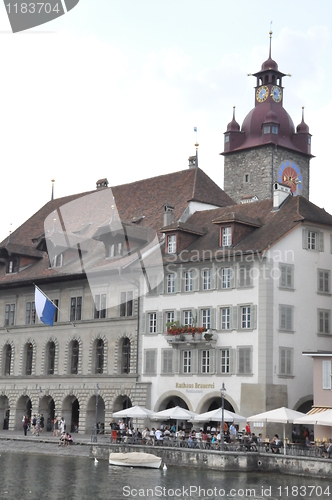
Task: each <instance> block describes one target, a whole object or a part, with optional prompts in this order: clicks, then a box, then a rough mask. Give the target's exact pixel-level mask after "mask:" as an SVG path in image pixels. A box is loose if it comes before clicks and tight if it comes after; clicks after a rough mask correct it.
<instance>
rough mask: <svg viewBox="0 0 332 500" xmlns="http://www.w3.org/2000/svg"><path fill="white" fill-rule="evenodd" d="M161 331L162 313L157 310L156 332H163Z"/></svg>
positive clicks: (162, 327) (162, 328) (162, 329)
mask: <svg viewBox="0 0 332 500" xmlns="http://www.w3.org/2000/svg"><path fill="white" fill-rule="evenodd" d="M163 332H164V325H163V313H162V312H160V311H158V312H157V333H163Z"/></svg>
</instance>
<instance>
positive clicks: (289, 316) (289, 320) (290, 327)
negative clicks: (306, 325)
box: [285, 306, 293, 331]
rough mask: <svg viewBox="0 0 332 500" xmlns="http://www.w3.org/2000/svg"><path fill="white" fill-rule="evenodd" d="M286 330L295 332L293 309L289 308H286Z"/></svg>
mask: <svg viewBox="0 0 332 500" xmlns="http://www.w3.org/2000/svg"><path fill="white" fill-rule="evenodd" d="M285 309H286V330H289V331H291V330H293V307H292V306H287V307H286V308H285Z"/></svg>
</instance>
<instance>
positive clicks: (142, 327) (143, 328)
mask: <svg viewBox="0 0 332 500" xmlns="http://www.w3.org/2000/svg"><path fill="white" fill-rule="evenodd" d="M140 331H141V333H146V313H142V314H141V319H140Z"/></svg>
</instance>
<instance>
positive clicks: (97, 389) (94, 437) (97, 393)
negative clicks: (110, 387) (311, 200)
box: [93, 384, 99, 443]
mask: <svg viewBox="0 0 332 500" xmlns="http://www.w3.org/2000/svg"><path fill="white" fill-rule="evenodd" d="M98 396H99V386H98V384H97V385H96V416H95V428H94V434H93V442H94V443H96V442H97V424H98Z"/></svg>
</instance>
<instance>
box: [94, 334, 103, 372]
mask: <svg viewBox="0 0 332 500" xmlns="http://www.w3.org/2000/svg"><path fill="white" fill-rule="evenodd" d="M103 369H104V341H103V340H102V339H97V341H96V369H95V373H103Z"/></svg>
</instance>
